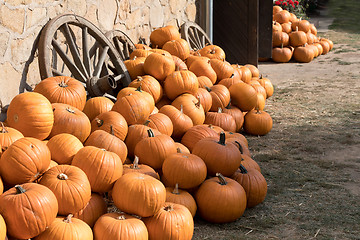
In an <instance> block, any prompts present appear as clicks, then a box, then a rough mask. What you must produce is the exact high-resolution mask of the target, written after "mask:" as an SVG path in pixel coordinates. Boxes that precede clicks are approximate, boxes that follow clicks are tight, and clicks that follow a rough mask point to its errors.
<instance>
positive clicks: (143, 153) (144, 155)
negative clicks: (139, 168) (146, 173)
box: [134, 129, 176, 169]
mask: <svg viewBox="0 0 360 240" xmlns="http://www.w3.org/2000/svg"><path fill="white" fill-rule="evenodd" d="M147 132H148V136H149V137H147V138H144V139H142V140H141V141H139V142H138V143H137V144H136V146H135V150H134V154H135V155H136V156H138V157H139V162H140V163H142V164H146V165H149V166H150V167H152V168H154V169H160V168H161V166H162V164H163V162H164V160H165V159H166V158H167V157H168V156H170V155H171V154H174V153H176V146H175V142H174V140H173V139H172V138H171V137H170V136H168V135H165V134H160V135H157V136H155V135H154V133H153V132H152V130H151V129H148V130H147Z"/></svg>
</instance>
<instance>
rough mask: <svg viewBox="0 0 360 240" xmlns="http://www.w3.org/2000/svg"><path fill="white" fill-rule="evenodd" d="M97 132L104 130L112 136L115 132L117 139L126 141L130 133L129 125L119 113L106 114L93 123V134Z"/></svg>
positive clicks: (97, 117) (99, 116) (110, 112)
mask: <svg viewBox="0 0 360 240" xmlns="http://www.w3.org/2000/svg"><path fill="white" fill-rule="evenodd" d="M96 130H104V131H105V132H107V133H110V134H111V133H112V131H113V132H114V135H115V136H116V137H118V138H119V139H121V140H122V141H124V140H125V138H126V135H127V133H128V123H127V122H126V119H125V118H124V117H123V116H122V115H121V114H120V113H118V112H115V111H109V112H104V113H101V114H99V115H98V116H96V118H94V119H93V120H92V121H91V132H94V131H96Z"/></svg>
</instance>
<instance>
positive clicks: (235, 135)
mask: <svg viewBox="0 0 360 240" xmlns="http://www.w3.org/2000/svg"><path fill="white" fill-rule="evenodd" d="M225 135H226V139H227V140H228V141H229V140H230V139H231V138H235V139H237V141H239V142H242V143H243V144H244V145H241V146H243V147H244V146H245V147H246V148H248V147H249V144H248V140H247V139H246V137H245V136H244V135H242V134H241V133H234V132H225Z"/></svg>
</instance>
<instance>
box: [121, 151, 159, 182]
mask: <svg viewBox="0 0 360 240" xmlns="http://www.w3.org/2000/svg"><path fill="white" fill-rule="evenodd" d="M130 172H139V173H143V174H146V175H149V176H152V177H154V178H156V179H158V180H160V177H159V174H158V173H157V172H155V170H154V169H153V168H152V167H150V166H149V165H146V164H139V157H138V156H135V158H134V162H133V163H132V164H125V165H124V174H123V175H125V174H127V173H130Z"/></svg>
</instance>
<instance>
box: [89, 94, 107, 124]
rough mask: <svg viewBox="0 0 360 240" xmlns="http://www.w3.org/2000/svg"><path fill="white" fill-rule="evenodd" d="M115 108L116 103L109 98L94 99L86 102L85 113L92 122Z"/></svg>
mask: <svg viewBox="0 0 360 240" xmlns="http://www.w3.org/2000/svg"><path fill="white" fill-rule="evenodd" d="M113 106H114V103H113V102H112V101H111V100H110V99H109V98H107V97H93V98H90V99H89V100H87V101H86V103H85V107H84V110H83V112H84V113H85V114H86V116H88V118H89V120H90V122H91V121H92V120H93V119H94V118H95V117H96V116H97V115H99V114H100V113H103V112H108V111H110V110H111V109H112V107H113Z"/></svg>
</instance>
